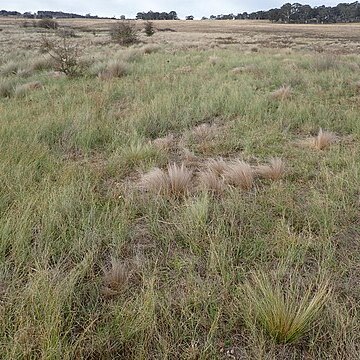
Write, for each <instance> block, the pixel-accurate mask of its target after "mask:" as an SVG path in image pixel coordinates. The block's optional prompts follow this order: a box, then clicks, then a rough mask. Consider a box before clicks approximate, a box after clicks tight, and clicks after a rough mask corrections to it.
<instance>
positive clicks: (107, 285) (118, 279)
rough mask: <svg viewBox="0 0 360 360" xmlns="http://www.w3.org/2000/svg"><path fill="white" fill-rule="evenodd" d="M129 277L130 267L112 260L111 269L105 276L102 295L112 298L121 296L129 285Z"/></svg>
mask: <svg viewBox="0 0 360 360" xmlns="http://www.w3.org/2000/svg"><path fill="white" fill-rule="evenodd" d="M129 277H130V272H129V269H128V266H127V265H126V264H125V263H123V262H121V261H119V260H115V259H112V260H111V265H110V267H109V268H108V269H106V270H105V271H104V274H103V278H102V280H103V286H102V288H101V293H102V295H104V296H106V297H111V296H114V295H117V294H119V293H120V292H121V291H122V290H123V289H124V288H125V286H126V285H127V283H128V280H129Z"/></svg>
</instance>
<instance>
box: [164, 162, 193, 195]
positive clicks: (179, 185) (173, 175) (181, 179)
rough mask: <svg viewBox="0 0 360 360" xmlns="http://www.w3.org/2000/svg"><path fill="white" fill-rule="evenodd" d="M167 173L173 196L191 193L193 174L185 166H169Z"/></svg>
mask: <svg viewBox="0 0 360 360" xmlns="http://www.w3.org/2000/svg"><path fill="white" fill-rule="evenodd" d="M167 173H168V178H169V183H170V189H169V190H170V193H171V194H172V195H175V196H178V195H184V194H186V193H187V192H188V191H189V189H190V185H191V180H192V175H193V174H192V171H191V170H189V169H187V168H186V166H185V165H184V164H181V166H178V165H176V164H172V165H169V166H168V169H167Z"/></svg>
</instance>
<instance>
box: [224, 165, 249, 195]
mask: <svg viewBox="0 0 360 360" xmlns="http://www.w3.org/2000/svg"><path fill="white" fill-rule="evenodd" d="M223 176H224V179H225V181H226V182H228V183H229V184H231V185H233V186H236V187H240V188H241V189H243V190H250V189H251V188H252V186H253V183H254V173H253V170H252V168H251V166H250V165H249V164H247V163H246V162H244V161H240V160H237V161H234V162H232V163H230V164H228V165H227V168H226V170H225V171H224V173H223Z"/></svg>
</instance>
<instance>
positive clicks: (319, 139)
mask: <svg viewBox="0 0 360 360" xmlns="http://www.w3.org/2000/svg"><path fill="white" fill-rule="evenodd" d="M336 141H337V136H336V135H335V134H334V133H332V132H330V131H326V130H325V131H324V130H323V129H320V130H319V133H318V135H317V136H316V138H315V139H314V147H315V148H316V149H318V150H324V149H326V148H328V147H329V146H330V145H332V144H333V143H335V142H336Z"/></svg>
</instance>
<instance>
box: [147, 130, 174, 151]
mask: <svg viewBox="0 0 360 360" xmlns="http://www.w3.org/2000/svg"><path fill="white" fill-rule="evenodd" d="M152 144H153V145H154V146H155V147H156V148H157V149H158V150H161V151H166V152H167V151H169V150H171V149H172V148H173V147H174V145H175V137H174V135H172V134H169V135H167V136H165V137H161V138H157V139H155V140H153V141H152Z"/></svg>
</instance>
